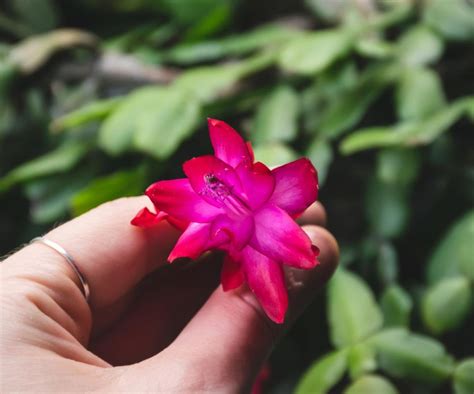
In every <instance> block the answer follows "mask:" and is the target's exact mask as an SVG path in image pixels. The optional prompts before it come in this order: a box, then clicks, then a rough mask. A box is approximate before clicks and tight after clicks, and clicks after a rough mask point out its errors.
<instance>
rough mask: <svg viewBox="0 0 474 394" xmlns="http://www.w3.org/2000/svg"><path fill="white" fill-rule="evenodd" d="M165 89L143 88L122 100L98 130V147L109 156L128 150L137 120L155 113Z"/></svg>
mask: <svg viewBox="0 0 474 394" xmlns="http://www.w3.org/2000/svg"><path fill="white" fill-rule="evenodd" d="M164 90H165V88H162V87H144V88H140V89H137V90H135V91H133V92H132V93H131V94H129V95H128V96H127V97H125V98H123V99H122V100H121V101H120V102H119V103H118V104H117V107H116V108H115V110H113V111H112V113H111V115H110V116H108V117H107V118H106V120H105V121H104V122H103V123H102V125H101V127H100V130H99V146H101V147H102V149H104V150H105V151H106V152H107V153H109V154H110V155H119V154H121V153H123V152H125V151H126V150H127V149H130V148H131V146H132V141H133V135H134V133H136V130H137V123H138V119H139V118H140V117H142V116H147V114H148V113H150V112H154V111H156V105H157V103H158V102H159V100H161V99H162V97H163V95H164Z"/></svg>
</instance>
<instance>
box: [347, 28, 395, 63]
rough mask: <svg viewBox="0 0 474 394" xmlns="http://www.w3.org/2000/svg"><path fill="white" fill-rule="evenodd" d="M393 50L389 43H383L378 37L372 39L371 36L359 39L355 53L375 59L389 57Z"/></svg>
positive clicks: (393, 47)
mask: <svg viewBox="0 0 474 394" xmlns="http://www.w3.org/2000/svg"><path fill="white" fill-rule="evenodd" d="M395 49H396V48H395V46H394V45H393V44H392V43H391V42H387V41H384V40H382V39H381V38H380V37H374V36H373V35H372V34H371V35H369V36H368V37H362V38H360V39H359V40H358V41H357V43H356V51H357V53H359V54H361V55H362V56H366V57H371V58H375V59H385V58H388V57H391V56H392V55H393V53H394V52H395Z"/></svg>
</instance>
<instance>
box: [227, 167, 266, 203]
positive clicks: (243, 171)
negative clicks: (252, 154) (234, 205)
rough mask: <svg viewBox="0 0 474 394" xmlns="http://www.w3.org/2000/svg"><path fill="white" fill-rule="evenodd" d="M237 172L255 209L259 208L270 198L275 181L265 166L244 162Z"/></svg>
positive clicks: (248, 199)
mask: <svg viewBox="0 0 474 394" xmlns="http://www.w3.org/2000/svg"><path fill="white" fill-rule="evenodd" d="M235 171H236V172H237V174H238V176H239V178H240V182H241V183H242V187H243V190H244V192H245V194H246V196H247V201H248V203H249V205H250V206H251V207H252V208H253V209H257V208H259V207H260V206H261V205H262V204H263V203H265V202H266V201H267V200H268V199H269V198H270V196H271V195H272V193H273V190H274V188H275V179H274V177H273V175H272V172H271V171H270V169H269V168H268V167H267V166H266V165H265V164H263V163H259V162H258V163H255V164H252V163H250V162H242V163H240V164H239V165H238V166H237V168H236V169H235Z"/></svg>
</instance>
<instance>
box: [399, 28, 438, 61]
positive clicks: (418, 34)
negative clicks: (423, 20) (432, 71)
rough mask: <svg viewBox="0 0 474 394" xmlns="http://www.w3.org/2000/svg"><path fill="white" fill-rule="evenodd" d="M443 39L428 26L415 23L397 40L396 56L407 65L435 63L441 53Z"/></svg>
mask: <svg viewBox="0 0 474 394" xmlns="http://www.w3.org/2000/svg"><path fill="white" fill-rule="evenodd" d="M443 47H444V45H443V41H442V40H441V38H440V37H439V36H438V35H437V34H436V33H434V32H433V31H432V30H431V29H430V28H429V27H427V26H424V25H415V26H414V27H412V28H411V29H410V30H408V31H407V32H406V33H405V34H403V36H402V37H401V38H400V40H399V41H398V42H397V48H396V56H397V57H398V59H399V60H400V62H401V63H403V64H406V65H409V66H423V65H427V64H432V63H435V62H437V61H438V60H439V58H440V57H441V55H442V54H443V49H444V48H443Z"/></svg>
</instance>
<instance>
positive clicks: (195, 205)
mask: <svg viewBox="0 0 474 394" xmlns="http://www.w3.org/2000/svg"><path fill="white" fill-rule="evenodd" d="M145 193H146V195H147V196H148V197H149V198H150V199H151V201H152V202H153V204H154V205H155V207H156V208H157V210H159V211H163V212H166V213H168V214H169V215H171V216H173V217H175V218H176V219H179V220H184V221H187V222H198V223H206V222H209V221H211V220H212V219H214V218H215V217H216V216H218V215H220V214H222V210H221V209H218V208H216V207H215V206H212V205H209V204H208V203H207V202H206V201H204V200H203V199H202V198H201V197H199V196H198V195H197V194H196V193H195V192H194V190H193V188H192V187H191V184H190V183H189V180H188V179H174V180H170V181H160V182H156V183H154V184H152V185H151V186H149V187H148V189H147V190H146V192H145Z"/></svg>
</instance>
